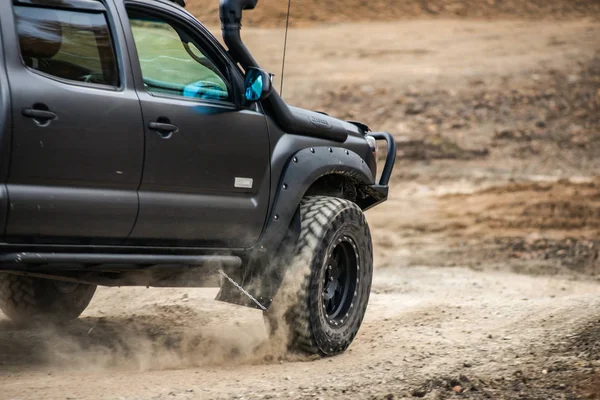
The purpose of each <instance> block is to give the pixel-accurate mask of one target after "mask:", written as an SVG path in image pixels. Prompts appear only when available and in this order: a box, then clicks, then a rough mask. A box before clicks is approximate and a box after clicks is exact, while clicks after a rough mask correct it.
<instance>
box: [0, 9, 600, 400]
mask: <svg viewBox="0 0 600 400" xmlns="http://www.w3.org/2000/svg"><path fill="white" fill-rule="evenodd" d="M599 29H600V25H599V24H598V23H597V22H593V21H585V20H579V21H570V22H556V21H554V22H518V21H515V22H505V21H487V22H470V21H451V20H449V21H442V20H436V21H421V22H419V21H406V22H400V23H361V24H343V25H338V26H332V27H329V28H310V29H295V30H293V31H292V32H291V35H290V45H291V46H295V47H293V50H292V51H291V52H290V53H289V54H290V58H289V59H288V61H289V62H290V64H289V68H288V75H287V77H286V79H287V83H286V89H285V90H286V93H287V94H286V95H285V97H286V98H287V99H288V100H290V101H291V102H293V103H296V104H299V105H302V106H305V107H310V108H323V109H327V110H331V111H332V114H334V115H336V116H341V117H348V118H349V117H354V118H355V119H359V120H361V119H362V120H366V121H367V122H368V123H370V124H371V125H372V126H373V127H377V128H383V129H389V130H390V131H392V132H393V133H395V134H396V135H397V137H398V139H399V143H400V149H401V150H400V153H399V160H398V165H397V167H396V173H395V176H394V178H393V179H394V181H393V188H392V194H391V198H390V201H389V202H388V203H386V204H385V205H383V206H381V207H378V208H376V209H374V210H372V211H369V213H368V219H369V222H370V224H371V227H372V231H373V235H374V240H375V246H376V270H375V280H374V285H373V292H372V298H371V302H370V306H369V308H368V311H367V316H366V319H365V322H364V324H363V327H362V328H361V331H360V333H359V335H358V337H357V339H356V341H355V342H354V344H353V345H352V346H351V347H350V349H349V350H348V351H347V352H346V353H345V354H343V355H341V356H339V357H335V358H330V359H324V360H318V359H307V358H304V357H302V356H299V355H294V354H286V353H285V351H283V350H282V348H281V346H280V345H278V344H277V343H275V344H269V343H267V342H266V333H265V329H264V327H263V322H262V316H261V314H260V313H259V312H257V311H254V310H249V309H243V308H236V307H233V306H229V305H226V304H220V303H216V302H214V301H212V300H211V299H212V298H213V297H214V295H215V293H216V291H215V290H208V289H194V290H190V289H185V290H172V289H150V290H146V289H140V288H133V289H132V288H123V289H105V288H101V289H99V291H98V293H97V295H96V297H95V298H94V300H93V301H92V304H91V305H90V308H89V309H88V310H86V312H85V313H84V314H83V316H82V318H81V319H80V320H79V321H76V322H74V323H73V324H69V325H67V326H63V327H53V328H37V329H36V328H29V329H20V328H17V327H15V326H13V325H12V324H11V323H10V322H9V321H7V320H6V319H2V318H3V317H0V399H1V400H4V399H7V400H8V399H48V400H51V399H111V400H112V399H128V400H130V399H178V398H182V399H230V398H238V399H241V398H247V399H251V398H289V399H297V398H322V399H338V398H340V399H356V398H360V399H363V398H365V399H371V398H377V399H392V398H413V397H424V398H429V399H436V398H448V397H453V396H462V397H466V398H494V399H497V398H526V399H548V398H552V399H553V398H556V399H563V398H564V399H570V398H577V396H591V395H593V394H595V395H596V396H600V394H599V393H600V390H599V388H600V378H599V375H598V374H597V372H596V371H597V370H598V368H599V367H600V361H599V360H600V345H598V344H597V343H598V337H599V336H600V328H599V327H598V326H600V323H598V311H597V310H598V306H599V305H600V296H599V295H600V285H598V282H597V275H598V273H600V261H599V256H598V254H599V252H598V248H599V247H598V246H599V243H598V237H600V204H599V203H600V182H598V180H597V178H595V176H598V175H600V168H599V162H600V161H599V160H598V157H597V155H598V154H600V153H599V152H598V149H600V147H597V146H598V143H600V141H598V140H597V138H598V137H600V130H598V126H599V125H598V124H599V122H598V113H597V112H595V111H597V110H598V108H597V107H598V104H600V101H599V100H598V99H600V91H598V88H599V87H600V73H599V72H598V69H597V68H596V66H595V64H590V63H593V62H594V59H595V57H597V55H596V54H597V53H596V52H597V50H598V49H600V35H598V30H599ZM273 32H275V31H271V30H268V29H255V30H249V31H248V32H247V33H246V37H247V38H248V43H249V44H250V47H251V48H252V49H253V51H255V52H256V53H257V58H258V59H259V60H261V61H262V62H263V63H265V64H266V65H267V66H268V68H269V69H271V70H273V71H277V70H278V69H277V64H278V58H277V56H275V55H274V53H273V52H274V51H275V50H277V49H280V48H281V41H280V40H279V39H280V38H281V36H274V35H273ZM277 32H280V31H277ZM300 39H304V42H303V43H300ZM294 41H295V42H296V43H295V44H294ZM549 90H552V92H548V91H549ZM596 96H598V97H596ZM542 114H543V115H542ZM566 177H569V178H570V180H565V178H566ZM561 179H562V180H561ZM590 398H594V397H590Z"/></svg>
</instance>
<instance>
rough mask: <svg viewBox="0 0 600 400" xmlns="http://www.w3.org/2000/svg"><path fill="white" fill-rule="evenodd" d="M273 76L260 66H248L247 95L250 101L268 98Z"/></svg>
mask: <svg viewBox="0 0 600 400" xmlns="http://www.w3.org/2000/svg"><path fill="white" fill-rule="evenodd" d="M271 89H272V85H271V76H270V75H269V74H268V73H266V72H265V71H263V70H262V69H260V68H253V67H252V68H248V72H246V82H245V96H246V100H248V101H249V102H255V101H260V100H263V99H266V98H267V97H269V95H270V94H271Z"/></svg>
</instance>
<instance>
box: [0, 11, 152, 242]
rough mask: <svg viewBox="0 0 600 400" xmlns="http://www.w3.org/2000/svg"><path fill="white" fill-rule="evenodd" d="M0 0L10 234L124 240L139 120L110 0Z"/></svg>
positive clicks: (139, 159)
mask: <svg viewBox="0 0 600 400" xmlns="http://www.w3.org/2000/svg"><path fill="white" fill-rule="evenodd" d="M1 3H2V4H0V19H1V23H2V36H3V40H4V55H5V57H6V67H7V71H8V80H9V84H10V87H11V100H12V155H11V164H10V172H9V175H8V177H7V185H6V187H7V192H8V196H9V199H10V210H9V213H8V219H7V222H6V240H7V241H9V242H26V243H32V242H34V243H52V244H54V243H67V244H113V243H121V242H122V241H124V240H125V238H126V237H127V236H128V235H129V232H130V231H131V229H132V228H133V225H134V222H135V218H136V215H137V211H138V198H137V189H138V186H139V184H140V181H141V174H142V166H143V151H144V129H143V125H142V115H141V108H140V105H139V100H138V98H137V96H136V93H135V90H134V89H133V84H132V82H131V81H132V79H131V76H130V68H129V65H128V56H127V53H126V46H124V45H123V42H124V40H123V38H122V30H121V28H120V25H119V24H118V21H115V19H114V18H113V12H114V10H112V7H114V4H112V2H109V1H106V0H77V1H68V2H62V1H61V2H37V1H36V2H33V1H29V0H15V1H10V2H9V1H3V2H1Z"/></svg>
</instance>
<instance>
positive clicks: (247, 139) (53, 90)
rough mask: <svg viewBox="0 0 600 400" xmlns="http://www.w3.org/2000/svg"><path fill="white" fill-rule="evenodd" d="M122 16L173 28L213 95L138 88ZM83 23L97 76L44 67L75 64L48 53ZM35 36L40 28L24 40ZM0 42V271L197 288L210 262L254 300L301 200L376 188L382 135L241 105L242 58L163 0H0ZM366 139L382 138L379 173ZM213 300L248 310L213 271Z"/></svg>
mask: <svg viewBox="0 0 600 400" xmlns="http://www.w3.org/2000/svg"><path fill="white" fill-rule="evenodd" d="M33 9H36V10H41V11H35V12H34V11H32V10H33ZM48 12H50V13H51V15H52V16H53V18H54V17H56V19H57V21H58V20H60V21H62V23H61V24H59V25H60V26H61V28H60V29H61V31H60V32H61V34H62V37H61V39H60V41H59V42H58V43H56V41H55V38H54V36H55V32H56V30H53V29H54V28H52V26H50V27H48V26H47V24H46V25H44V24H41V23H39V21H43V18H44V15H47V13H48ZM36 18H38V19H37V20H36ZM78 18H80V19H81V21H84V22H78V21H79V19H78ZM134 20H135V21H141V22H140V23H139V24H138V25H136V27H137V26H140V27H141V28H136V29H143V28H144V26H145V25H144V24H143V22H144V21H151V22H152V23H156V21H160V22H161V23H164V24H165V26H166V27H167V28H168V27H169V26H171V27H175V28H176V31H177V34H179V36H180V38H181V40H182V42H184V43H188V44H189V43H192V44H193V45H194V46H196V48H198V49H200V50H199V51H200V52H201V53H202V55H203V58H202V59H203V60H209V61H210V62H211V64H212V66H211V68H212V70H214V71H215V72H214V74H215V75H214V76H215V77H216V78H215V79H216V80H217V81H219V84H220V85H221V86H220V87H219V88H218V90H221V91H226V92H227V96H225V95H223V96H222V98H218V99H212V98H208V99H206V98H193V99H190V98H188V97H185V96H178V95H171V94H169V93H158V92H156V91H155V92H153V91H152V90H151V89H150V87H151V86H152V85H154V83H152V82H153V81H152V80H150V79H147V77H146V71H147V69H145V68H148V65H149V64H148V63H149V62H150V61H148V60H150V59H151V57H149V56H148V57H146V56H145V58H143V63H142V62H140V59H141V57H140V56H139V55H138V52H139V51H140V50H142V49H141V48H140V43H141V42H140V41H138V42H136V37H134V32H133V30H132V24H133V22H132V21H134ZM36 21H37V22H36ZM85 21H87V22H85ZM238 22H239V21H238ZM85 23H91V24H95V25H94V30H93V32H94V35H96V37H95V42H94V43H96V44H98V54H100V56H99V57H100V64H101V65H100V66H99V67H98V71H99V72H97V73H95V75H94V74H92V72H89V74H88V71H83V70H82V71H83V72H85V73H83V72H73V74H72V76H74V77H75V78H73V79H72V78H70V77H68V78H65V77H64V76H57V75H56V74H54V72H53V71H59V72H58V74H59V75H60V74H63V72H62V71H66V70H69V71H70V70H74V68H75V67H73V66H72V65H71V64H72V59H70V61H69V63H70V64H69V65H66V64H65V63H66V61H64V58H60V59H59V57H58V56H57V55H56V54H59V55H60V52H61V51H63V50H64V49H65V46H67V45H68V43H69V42H68V40H67V39H64V37H66V36H67V35H69V34H72V33H69V32H73V31H76V30H77V29H79V28H78V27H80V26H83V25H82V24H85ZM136 23H137V22H136ZM19 24H20V25H19ZM36 24H37V25H36ZM69 24H71V25H69ZM78 24H79V25H78ZM167 25H168V26H167ZM226 25H227V24H224V31H226V30H227V29H226V28H227V26H226ZM32 26H34V28H31V27H32ZM27 29H33V31H32V32H33V33H31V32H30V31H28V30H27ZM35 29H37V30H38V31H40V30H41V31H44V30H47V31H46V32H42V33H40V32H38V31H35ZM238 29H239V28H238ZM28 32H30V33H28ZM48 32H50V33H48ZM28 35H31V36H28ZM35 35H38V36H39V37H41V38H42V39H39V38H38V39H37V40H38V41H37V44H35V45H33V44H31V43H30V42H28V40H30V39H31V37H33V36H35ZM43 35H46V36H43ZM235 35H236V34H235V30H234V33H233V39H232V40H235ZM238 35H239V32H238ZM0 39H1V40H0V270H2V271H4V272H7V273H11V274H19V275H29V276H33V277H41V278H52V279H58V280H64V281H73V282H80V283H88V284H101V285H109V286H116V285H148V286H185V285H191V286H197V285H208V284H210V285H212V284H214V282H213V281H211V282H210V283H208V282H209V280H210V279H208V277H209V276H210V277H213V276H214V272H216V271H217V270H219V269H221V270H223V271H226V272H227V274H228V275H229V276H230V277H232V278H233V279H234V280H235V281H236V282H239V283H240V284H241V285H242V286H244V287H247V288H249V289H248V290H249V292H250V293H252V294H254V296H255V297H256V298H258V299H260V301H261V302H263V304H265V305H267V306H268V305H269V304H270V302H271V301H272V298H273V296H274V295H275V293H276V292H277V289H278V287H279V284H280V281H281V278H282V276H283V273H284V270H285V263H284V262H282V260H284V259H285V257H286V255H287V253H289V246H290V243H293V241H294V240H295V238H297V235H298V232H299V228H298V227H297V224H298V222H297V216H298V214H297V213H298V209H299V205H300V202H301V200H302V198H303V197H305V196H306V195H327V196H335V197H339V198H344V199H348V200H351V201H352V202H354V203H356V204H357V205H358V206H359V207H360V208H361V209H363V210H365V209H367V208H370V207H372V206H374V205H376V204H378V203H380V202H382V201H385V200H386V198H387V190H388V189H387V185H388V180H389V174H390V173H391V168H392V166H393V160H394V157H395V147H394V143H393V139H391V136H389V135H387V134H375V133H370V132H368V131H367V128H366V127H364V126H363V125H361V124H357V123H350V122H345V121H341V120H338V119H335V118H331V117H329V116H327V115H325V114H322V113H317V112H312V111H308V110H302V109H297V108H294V107H288V106H287V105H286V104H285V103H284V102H283V100H282V99H281V98H280V97H279V96H278V95H277V93H273V94H272V95H271V96H270V97H269V98H267V99H265V100H262V101H259V102H247V101H245V99H244V96H243V93H244V70H245V69H247V67H252V66H253V65H243V63H242V62H241V61H240V59H238V58H236V59H234V58H233V57H232V56H233V55H234V54H233V53H235V52H234V51H232V53H231V54H230V53H228V51H227V50H225V49H224V48H223V47H222V46H221V45H220V44H219V42H218V41H217V40H216V39H215V38H214V37H213V36H212V35H211V34H210V33H209V32H208V31H207V30H206V29H205V28H204V27H203V26H202V25H201V24H200V22H198V21H197V20H196V19H195V18H194V17H193V16H192V15H190V14H189V13H188V12H186V11H185V10H184V9H183V8H182V7H180V6H178V5H176V4H174V3H172V2H169V1H165V0H60V1H59V0H48V1H37V0H15V1H3V2H1V3H0ZM226 39H227V38H226ZM40 40H42V42H40ZM44 40H45V42H44ZM56 40H59V39H56ZM186 40H188V42H185V41H186ZM226 42H227V40H226ZM34 43H35V41H34ZM40 43H41V45H42V47H40V48H36V47H35V46H38V47H39V45H40ZM107 43H108V44H107ZM228 44H229V43H228ZM30 46H31V47H30ZM52 46H55V48H53V47H52ZM102 46H104V47H102ZM111 49H112V54H111V53H110V52H111ZM136 49H137V51H136ZM230 50H233V49H230ZM147 51H150V50H147ZM57 52H58V53H57ZM65 52H66V50H65ZM30 53H31V54H30ZM46 53H47V54H46ZM51 53H54V54H51ZM188 54H190V53H188ZM40 55H41V56H47V59H48V60H51V61H45V58H44V57H41V56H40ZM61 57H62V56H61ZM102 57H104V58H102ZM160 57H163V56H162V55H158V56H157V59H160ZM191 57H193V56H191ZM186 62H189V60H187V61H186ZM53 63H54V64H53ZM111 63H114V67H113V66H111V65H112V64H111ZM63 64H64V65H63ZM142 64H144V65H142ZM43 65H46V67H44V66H43ZM48 65H49V66H48ZM57 65H58V66H57ZM86 65H87V64H86ZM44 68H47V69H44ZM53 68H55V69H53ZM77 71H79V70H77ZM78 74H79V75H78ZM82 74H83V75H85V76H86V78H85V79H84V80H80V76H81V75H82ZM98 82H100V83H98ZM161 90H164V91H168V90H169V89H168V88H162V89H161ZM178 90H179V89H178ZM183 90H184V92H185V91H186V90H190V88H189V87H187V86H186V87H185V88H184V89H183ZM223 93H224V92H223ZM281 110H284V111H281ZM367 135H372V136H373V137H375V138H376V139H377V140H386V141H387V142H388V159H387V160H386V166H385V168H384V173H383V176H382V179H381V181H380V182H378V181H376V174H377V172H376V170H377V166H376V159H375V156H374V152H373V146H372V143H369V142H368V141H367V139H366V136H367ZM386 171H387V172H386ZM286 246H288V247H286ZM267 278H268V279H267ZM217 284H218V283H217ZM218 297H219V298H220V299H221V300H226V301H230V302H235V303H240V304H246V305H251V306H254V305H255V304H253V303H252V302H251V301H249V298H247V296H245V295H243V294H241V292H240V291H239V290H238V289H237V288H235V287H233V286H232V285H231V284H230V283H229V282H228V281H223V282H222V283H221V292H220V294H219V296H218Z"/></svg>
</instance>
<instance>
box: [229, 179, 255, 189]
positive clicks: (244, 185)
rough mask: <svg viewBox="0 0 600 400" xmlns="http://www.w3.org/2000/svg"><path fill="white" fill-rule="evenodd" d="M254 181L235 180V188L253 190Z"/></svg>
mask: <svg viewBox="0 0 600 400" xmlns="http://www.w3.org/2000/svg"><path fill="white" fill-rule="evenodd" d="M253 182H254V181H253V180H252V178H237V177H236V178H235V184H234V185H233V186H235V187H236V188H244V189H252V183H253Z"/></svg>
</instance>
